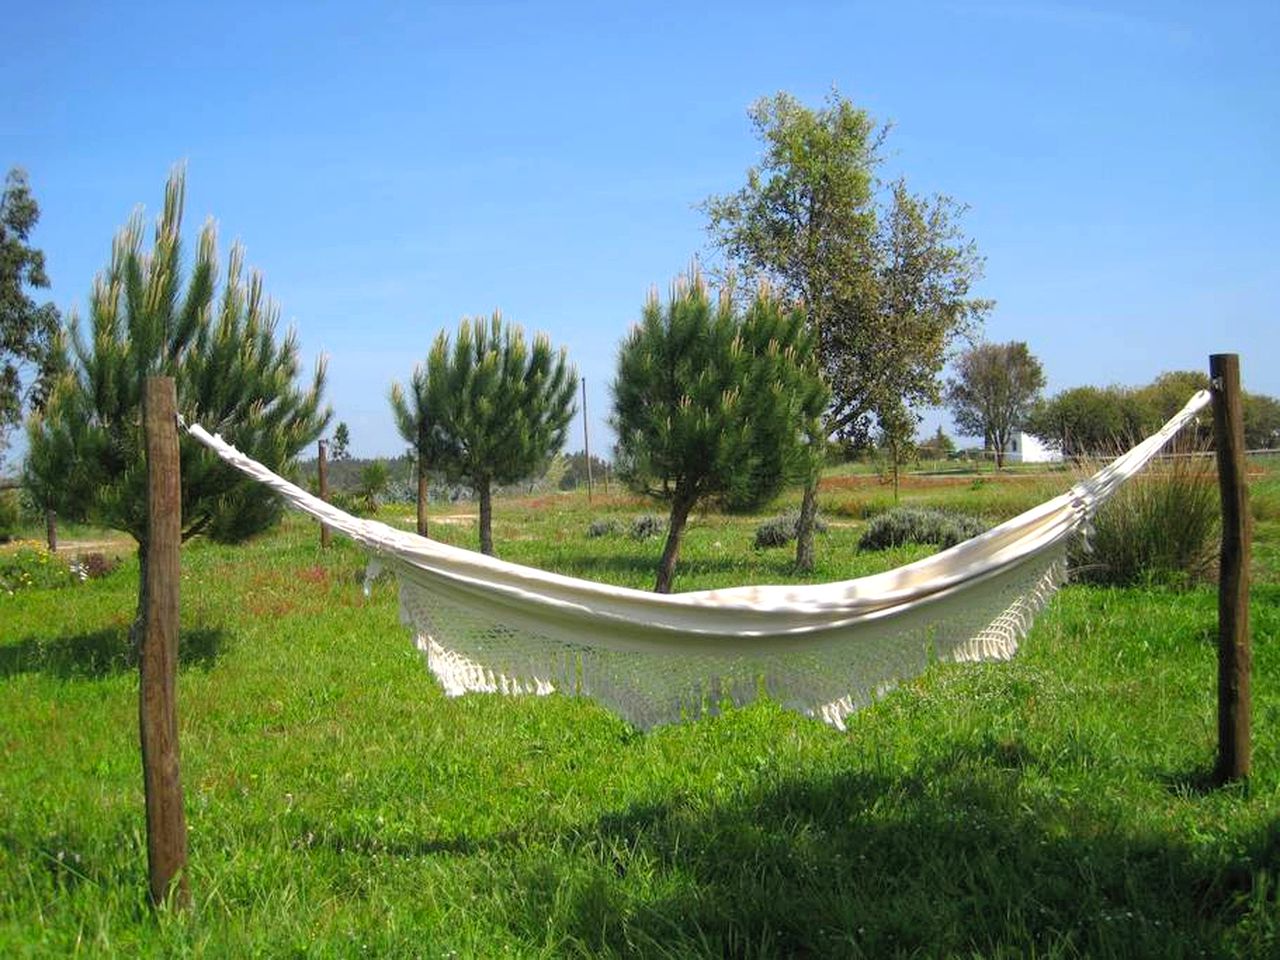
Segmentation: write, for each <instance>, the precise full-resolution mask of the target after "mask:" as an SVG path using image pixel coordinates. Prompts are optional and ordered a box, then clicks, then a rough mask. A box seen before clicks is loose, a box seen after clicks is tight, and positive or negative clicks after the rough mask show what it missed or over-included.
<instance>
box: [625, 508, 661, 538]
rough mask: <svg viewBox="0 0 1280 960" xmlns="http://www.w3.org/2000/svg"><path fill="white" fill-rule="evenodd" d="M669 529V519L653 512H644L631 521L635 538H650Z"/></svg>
mask: <svg viewBox="0 0 1280 960" xmlns="http://www.w3.org/2000/svg"><path fill="white" fill-rule="evenodd" d="M666 529H667V521H665V520H663V519H662V518H661V517H655V516H654V515H653V514H652V513H646V514H642V515H641V516H638V517H636V518H635V519H634V520H632V521H631V536H632V538H633V539H635V540H648V539H649V538H650V537H656V536H658V534H660V533H662V532H663V531H665V530H666Z"/></svg>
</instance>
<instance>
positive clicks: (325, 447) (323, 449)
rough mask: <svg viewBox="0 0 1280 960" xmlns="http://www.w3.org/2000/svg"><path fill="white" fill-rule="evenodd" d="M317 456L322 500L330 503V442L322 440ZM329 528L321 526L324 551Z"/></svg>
mask: <svg viewBox="0 0 1280 960" xmlns="http://www.w3.org/2000/svg"><path fill="white" fill-rule="evenodd" d="M317 447H318V452H317V455H316V470H317V471H318V472H319V474H320V499H321V500H323V501H324V502H325V503H328V502H329V441H328V440H321V441H320V442H319V443H318V445H317ZM329 536H330V534H329V528H328V527H326V526H325V525H324V524H323V523H321V524H320V547H321V549H324V548H326V547H328V546H329Z"/></svg>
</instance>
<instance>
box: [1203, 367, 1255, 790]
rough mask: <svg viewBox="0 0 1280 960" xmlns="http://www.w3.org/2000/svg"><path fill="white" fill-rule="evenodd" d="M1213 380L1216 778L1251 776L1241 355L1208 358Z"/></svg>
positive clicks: (1246, 499)
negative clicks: (1218, 525) (1217, 513)
mask: <svg viewBox="0 0 1280 960" xmlns="http://www.w3.org/2000/svg"><path fill="white" fill-rule="evenodd" d="M1209 376H1210V378H1211V379H1212V381H1213V429H1214V445H1215V448H1216V450H1217V455H1218V489H1219V492H1220V494H1221V498H1222V557H1221V561H1220V568H1219V575H1218V765H1217V768H1216V770H1215V772H1214V777H1215V779H1216V780H1217V781H1218V782H1219V783H1227V782H1229V781H1232V780H1243V779H1244V778H1246V777H1248V776H1249V766H1250V760H1251V752H1252V751H1251V746H1250V735H1249V715H1250V712H1251V710H1252V706H1253V704H1252V695H1251V691H1250V669H1251V662H1252V659H1253V654H1252V652H1251V650H1250V645H1249V550H1250V535H1251V530H1250V527H1251V523H1250V517H1249V489H1248V486H1247V482H1246V476H1245V456H1244V451H1245V446H1244V413H1243V405H1242V402H1241V394H1240V358H1239V357H1238V356H1237V355H1236V354H1234V353H1216V354H1214V355H1213V356H1211V357H1210V358H1209Z"/></svg>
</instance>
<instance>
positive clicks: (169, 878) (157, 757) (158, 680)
mask: <svg viewBox="0 0 1280 960" xmlns="http://www.w3.org/2000/svg"><path fill="white" fill-rule="evenodd" d="M142 424H143V430H144V432H145V434H146V450H147V542H146V546H145V549H146V571H145V574H144V577H145V580H144V583H143V591H144V593H143V596H144V600H145V612H144V614H143V616H144V620H143V634H142V652H141V657H140V658H139V661H140V662H139V671H140V680H139V688H138V726H139V732H140V734H141V741H142V780H143V788H144V791H145V794H146V806H147V867H148V877H149V879H150V885H151V902H152V904H154V905H155V906H163V905H165V904H172V905H173V906H175V907H176V908H178V909H185V908H186V907H188V906H189V905H190V903H191V892H190V889H189V887H188V884H187V876H186V865H187V821H186V816H185V814H184V812H183V808H182V780H181V777H180V776H179V771H178V759H179V755H178V711H177V681H178V582H179V577H180V568H179V564H180V557H179V548H180V546H181V543H182V494H181V479H180V474H179V472H178V471H179V461H178V424H177V391H176V388H175V386H174V381H173V378H172V377H148V378H147V381H146V384H145V386H144V393H143V410H142ZM175 880H176V885H175Z"/></svg>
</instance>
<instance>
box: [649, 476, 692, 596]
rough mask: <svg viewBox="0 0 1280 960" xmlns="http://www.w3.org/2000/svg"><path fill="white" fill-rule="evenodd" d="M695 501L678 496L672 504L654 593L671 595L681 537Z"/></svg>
mask: <svg viewBox="0 0 1280 960" xmlns="http://www.w3.org/2000/svg"><path fill="white" fill-rule="evenodd" d="M693 503H694V501H693V500H692V498H689V497H686V496H677V498H676V499H675V500H673V501H672V502H671V519H670V521H669V522H668V524H667V545H666V546H665V547H663V548H662V559H661V560H659V561H658V582H657V583H656V584H654V587H653V592H654V593H670V592H671V583H672V581H674V580H675V578H676V561H677V560H679V559H680V537H681V535H682V534H683V533H684V525H685V522H686V521H687V520H688V519H689V511H690V510H692V509H693Z"/></svg>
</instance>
